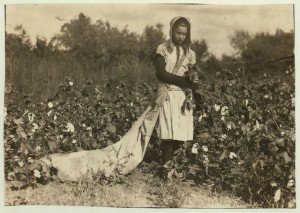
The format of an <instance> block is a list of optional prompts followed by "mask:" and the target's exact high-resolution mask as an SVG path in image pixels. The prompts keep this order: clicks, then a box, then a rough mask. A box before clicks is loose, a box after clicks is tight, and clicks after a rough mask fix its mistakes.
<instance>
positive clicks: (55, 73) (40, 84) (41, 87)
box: [5, 52, 155, 97]
mask: <svg viewBox="0 0 300 213" xmlns="http://www.w3.org/2000/svg"><path fill="white" fill-rule="evenodd" d="M65 76H69V77H71V79H72V80H73V81H74V84H75V86H78V87H80V85H82V84H83V83H84V82H85V81H86V80H93V81H97V82H99V83H101V82H103V83H104V82H106V81H107V79H109V78H110V77H116V78H117V79H125V78H127V79H129V80H131V81H132V82H138V81H141V80H144V81H150V82H152V81H153V80H155V75H154V68H153V65H152V64H151V63H149V62H139V61H138V60H134V61H131V60H130V61H129V60H123V61H121V62H119V63H118V64H114V65H112V66H111V67H109V68H108V67H103V66H95V65H94V64H92V62H82V61H79V60H78V59H77V58H75V57H74V56H72V55H70V54H62V53H58V54H49V55H46V56H45V57H39V56H36V55H35V54H34V53H32V52H27V53H26V54H22V55H18V56H17V57H6V70H5V81H6V83H8V84H12V85H13V86H14V87H15V89H16V90H17V91H20V92H22V93H25V94H30V93H36V94H39V95H41V96H44V97H50V96H53V95H55V93H56V89H57V88H58V84H59V82H62V81H63V79H64V77H65Z"/></svg>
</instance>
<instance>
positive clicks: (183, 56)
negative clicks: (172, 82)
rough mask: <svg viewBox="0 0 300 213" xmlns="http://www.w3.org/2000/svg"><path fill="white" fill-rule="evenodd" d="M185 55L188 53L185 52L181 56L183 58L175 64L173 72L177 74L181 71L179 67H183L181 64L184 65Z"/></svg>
mask: <svg viewBox="0 0 300 213" xmlns="http://www.w3.org/2000/svg"><path fill="white" fill-rule="evenodd" d="M185 57H186V54H184V53H183V54H182V56H181V58H180V59H179V60H178V61H177V63H176V64H175V67H174V69H173V72H172V73H173V74H174V75H177V73H178V71H179V68H180V67H181V65H182V63H183V61H184V59H185Z"/></svg>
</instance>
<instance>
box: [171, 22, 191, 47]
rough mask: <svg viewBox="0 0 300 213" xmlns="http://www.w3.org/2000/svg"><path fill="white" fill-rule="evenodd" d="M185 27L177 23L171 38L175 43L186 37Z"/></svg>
mask: <svg viewBox="0 0 300 213" xmlns="http://www.w3.org/2000/svg"><path fill="white" fill-rule="evenodd" d="M187 31H188V29H187V27H185V26H181V25H179V26H178V27H176V28H175V30H174V32H173V39H174V42H175V43H176V44H183V42H184V41H185V39H186V37H187Z"/></svg>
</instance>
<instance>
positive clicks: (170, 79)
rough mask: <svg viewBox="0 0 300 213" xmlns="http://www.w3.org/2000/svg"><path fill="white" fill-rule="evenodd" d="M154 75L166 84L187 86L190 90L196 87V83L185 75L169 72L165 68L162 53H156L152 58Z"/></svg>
mask: <svg viewBox="0 0 300 213" xmlns="http://www.w3.org/2000/svg"><path fill="white" fill-rule="evenodd" d="M154 65H155V71H156V77H157V78H158V79H159V80H161V81H163V82H166V83H168V84H173V85H176V86H179V87H183V88H189V89H192V90H196V89H197V88H198V84H195V83H192V82H191V81H190V80H189V78H188V77H186V76H178V75H174V74H172V73H169V72H167V71H166V70H165V67H166V62H165V59H164V57H163V56H162V55H160V54H156V55H155V59H154Z"/></svg>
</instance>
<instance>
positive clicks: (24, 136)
mask: <svg viewBox="0 0 300 213" xmlns="http://www.w3.org/2000/svg"><path fill="white" fill-rule="evenodd" d="M294 74H295V70H294V68H293V67H289V68H288V69H287V70H286V71H285V77H284V78H281V79H275V78H271V77H270V76H267V75H263V76H259V77H255V78H253V79H249V78H248V79H244V78H243V75H242V72H241V70H238V71H236V72H234V71H223V72H219V73H217V77H216V79H215V81H214V82H210V83H209V84H205V83H203V84H202V86H201V89H200V91H199V92H200V93H201V95H202V97H203V102H202V103H197V105H198V108H200V111H197V112H195V113H194V127H195V130H194V134H195V137H194V138H195V139H194V141H192V142H189V143H188V144H187V147H186V148H185V149H184V148H182V149H180V150H178V152H177V153H176V155H175V156H174V158H173V159H172V160H171V161H170V162H169V163H168V164H167V167H168V168H167V169H168V171H169V179H182V180H187V179H192V180H194V181H195V182H196V183H197V184H202V183H208V184H210V186H212V187H213V189H214V190H216V191H219V190H227V191H230V192H232V193H234V194H236V195H237V196H240V197H242V198H243V199H244V200H246V201H248V202H249V203H252V204H258V205H260V206H261V207H294V206H295V172H294V168H295V120H294V119H295V86H294V84H295V79H294ZM154 92H155V89H154V85H152V84H147V83H143V82H141V83H137V84H130V83H128V81H126V80H122V81H120V82H117V81H116V79H114V78H110V79H109V81H108V82H107V83H106V84H101V85H100V84H98V83H97V82H93V81H86V82H85V84H84V86H83V87H80V88H79V87H78V88H77V87H76V85H74V81H73V80H72V79H70V78H68V77H66V78H65V79H64V81H63V82H62V83H60V84H59V85H58V90H57V92H56V94H55V95H54V96H53V97H50V98H48V99H44V98H41V97H39V96H38V95H37V94H30V95H24V94H22V93H19V92H18V91H15V89H14V87H13V86H12V85H6V88H5V113H4V117H5V120H4V150H5V178H6V180H24V181H27V182H35V181H38V182H42V183H46V182H48V180H45V179H43V177H44V175H43V172H45V171H42V169H41V170H39V169H37V170H34V171H30V170H28V169H27V168H28V167H29V166H30V165H31V164H32V163H33V162H34V161H35V160H36V159H38V158H40V157H42V156H44V155H47V154H49V153H57V152H60V153H66V152H73V151H78V150H82V149H84V150H92V149H101V148H104V147H106V146H109V145H110V144H112V143H114V142H116V141H118V140H119V139H120V138H121V137H122V136H123V135H124V134H125V133H126V132H127V131H128V130H129V128H130V127H131V125H132V123H133V122H134V121H135V120H137V118H138V117H139V116H140V115H141V114H142V112H143V111H144V110H145V109H146V107H147V106H148V104H149V102H150V99H151V98H152V97H153V96H154ZM145 161H147V162H148V163H150V164H151V162H154V163H153V165H157V163H160V147H159V144H158V143H157V139H156V137H155V134H154V135H153V137H152V139H151V142H150V145H149V147H148V150H147V152H146V156H145ZM149 168H152V167H151V166H150V167H149ZM148 170H149V169H148ZM99 181H100V182H101V181H102V182H103V180H102V179H101V180H99ZM104 182H107V183H112V184H113V183H117V182H122V178H119V177H117V178H115V179H112V180H105V181H104ZM174 190H175V191H176V189H175V188H174ZM165 192H166V193H167V192H168V190H167V189H166V190H165ZM162 193H163V192H162ZM160 196H164V195H163V194H161V195H160ZM179 198H180V199H181V197H178V199H179ZM178 199H177V198H176V200H177V201H176V202H177V203H178V202H179V201H178ZM171 203H172V202H171V201H165V204H164V205H166V206H169V207H175V206H174V205H173V204H171Z"/></svg>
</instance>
